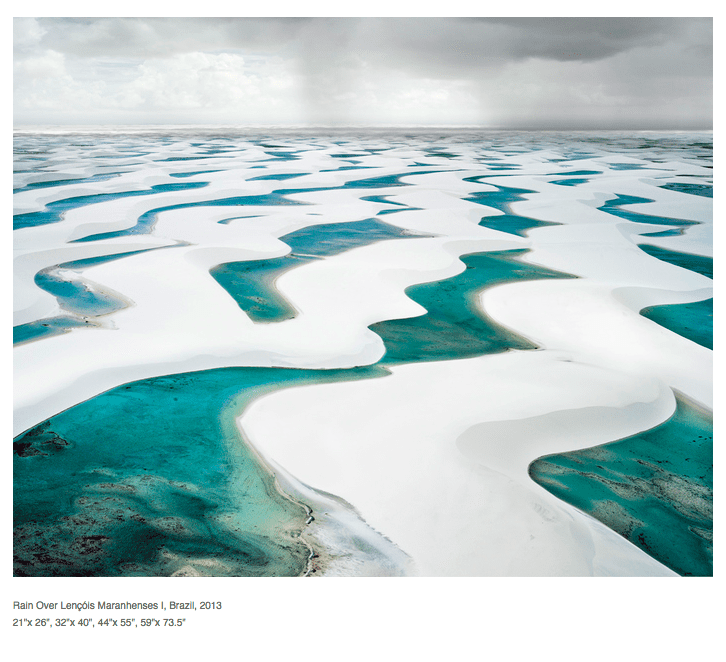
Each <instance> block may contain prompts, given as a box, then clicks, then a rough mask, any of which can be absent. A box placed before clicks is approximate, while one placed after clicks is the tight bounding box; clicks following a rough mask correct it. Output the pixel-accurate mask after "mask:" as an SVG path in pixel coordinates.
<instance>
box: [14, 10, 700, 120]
mask: <svg viewBox="0 0 726 662" xmlns="http://www.w3.org/2000/svg"><path fill="white" fill-rule="evenodd" d="M14 52H15V56H14V120H15V125H16V126H17V125H24V124H190V123H191V124H385V125H412V124H413V125H417V124H429V125H451V124H455V125H456V124H466V125H484V126H489V127H501V128H549V129H608V128H615V129H619V128H634V129H710V128H711V126H712V77H713V67H712V64H713V55H712V53H713V21H712V19H710V18H623V19H616V18H579V19H576V18H569V19H568V18H529V19H527V18H512V19H506V18H465V19H462V18H420V19H416V18H401V19H390V18H361V19H357V18H337V19H324V18H301V19H284V18H224V19H223V18H193V19H187V18H157V19H153V18H93V19H82V18H16V19H14Z"/></svg>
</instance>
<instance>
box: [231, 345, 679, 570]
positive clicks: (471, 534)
mask: <svg viewBox="0 0 726 662" xmlns="http://www.w3.org/2000/svg"><path fill="white" fill-rule="evenodd" d="M391 372H392V375H391V376H389V377H385V378H383V379H380V380H375V382H347V383H341V384H336V385H334V386H332V385H331V386H315V387H313V386H311V387H306V388H298V389H292V390H289V391H286V392H280V393H277V394H275V395H271V396H266V397H263V398H260V399H259V400H256V401H255V402H254V403H253V404H252V405H251V406H250V407H249V408H248V409H247V410H246V412H245V413H244V414H243V415H242V416H241V418H240V420H239V424H240V427H241V428H242V429H243V430H244V432H245V434H246V436H247V437H248V439H250V441H251V443H252V444H253V445H254V446H255V447H256V448H257V449H258V450H259V451H260V452H261V453H262V454H263V455H264V456H265V457H268V458H273V459H274V461H275V462H277V463H279V464H281V465H283V466H285V468H286V469H287V471H289V472H290V473H291V474H293V475H295V476H296V477H297V478H298V479H300V480H301V481H303V482H305V483H307V484H308V485H312V486H314V487H315V488H317V489H322V490H325V491H329V492H332V493H335V494H345V495H346V496H345V498H346V500H348V501H350V502H351V503H353V504H355V506H356V508H357V509H358V511H359V512H360V513H361V516H362V517H363V518H364V519H365V521H366V522H368V523H369V524H370V525H371V526H372V527H374V528H375V529H376V530H378V531H381V532H382V533H384V534H385V535H386V536H388V537H390V538H391V539H392V540H393V541H395V542H396V544H397V545H398V546H399V547H400V548H401V549H402V550H404V551H405V552H406V553H407V554H409V555H410V556H411V558H412V559H413V562H414V564H415V568H416V572H417V573H418V574H422V575H431V576H452V575H453V576H482V575H483V576H499V575H519V576H533V575H535V576H545V575H552V576H565V575H610V574H612V575H659V576H665V575H672V574H674V573H672V572H671V571H670V570H668V569H667V568H665V567H663V566H662V565H661V564H659V563H658V562H656V561H655V560H653V559H652V558H650V557H649V556H647V555H646V554H645V553H643V552H642V551H640V550H639V549H637V548H636V547H634V546H633V545H631V544H630V543H629V542H627V541H626V540H625V539H624V538H622V537H620V536H619V535H618V534H616V533H614V532H613V531H611V530H610V529H607V528H606V527H605V526H603V525H601V524H599V523H598V522H596V521H595V520H593V519H592V518H589V517H587V516H585V515H583V514H582V513H580V512H579V511H577V510H576V509H575V508H572V507H571V506H568V505H567V504H563V502H561V501H560V500H559V499H557V498H556V497H554V496H552V495H551V494H549V493H548V492H546V491H545V490H544V489H542V488H540V487H539V486H537V485H535V484H534V483H533V482H532V481H531V480H530V479H529V477H528V475H527V466H528V465H529V463H530V462H531V461H532V460H534V459H536V457H538V456H540V455H541V454H543V453H545V452H548V451H554V450H555V449H557V450H562V449H563V447H564V448H566V447H567V439H569V440H570V443H572V444H573V447H584V446H590V445H594V444H595V443H602V442H603V441H609V440H612V439H616V438H619V437H621V436H626V435H627V434H629V433H631V432H635V431H638V430H642V429H646V428H648V427H651V426H653V425H656V424H658V423H660V422H662V421H663V420H664V419H665V418H667V417H668V416H669V415H670V414H671V413H672V411H673V408H674V401H673V396H672V393H671V391H670V390H669V389H667V388H666V387H665V386H664V385H663V384H662V383H660V382H659V381H658V380H654V379H647V378H636V377H631V376H628V375H623V374H622V373H619V372H615V371H609V370H607V369H605V368H596V367H591V366H587V365H585V364H582V363H574V362H571V361H569V360H568V357H567V355H566V354H565V353H563V352H556V351H535V352H507V353H504V354H498V355H492V356H487V357H481V358H473V359H466V360H461V361H444V362H432V363H421V364H409V365H401V366H397V367H394V368H391ZM563 403H567V405H568V407H569V408H568V409H567V410H562V409H561V407H562V404H563ZM592 408H601V409H600V411H602V413H603V414H604V415H601V416H600V418H599V419H598V420H599V422H602V423H603V424H602V425H600V426H596V427H593V426H591V425H590V416H591V415H592ZM372 412H375V415H371V413H372ZM552 412H557V414H556V415H555V416H550V417H549V419H548V418H546V417H547V415H548V414H552ZM533 416H544V417H545V418H544V419H542V420H544V421H549V426H550V432H549V433H548V434H544V435H541V434H539V433H538V434H537V435H530V434H523V432H524V431H526V424H522V423H517V421H520V420H522V419H527V418H532V417H533ZM503 420H505V421H510V420H514V421H515V423H514V425H512V426H511V427H510V428H509V432H507V433H505V434H500V435H499V437H498V438H496V439H492V438H491V436H489V435H487V439H486V441H487V443H488V444H491V445H490V446H488V448H489V456H488V457H487V456H485V455H482V453H484V451H483V450H479V451H477V454H476V455H474V456H472V453H473V451H471V449H470V447H471V435H472V434H473V433H472V432H469V436H466V433H467V432H468V431H469V430H471V429H472V428H474V429H475V426H477V425H481V424H482V423H483V422H486V421H491V422H497V421H499V422H501V421H503ZM320 421H325V426H324V427H321V426H320V425H319V422H320ZM501 426H503V431H506V430H507V426H505V425H504V424H503V423H502V424H501ZM518 426H519V429H518ZM522 426H524V427H522ZM539 427H541V426H538V428H539ZM563 429H564V431H566V432H567V433H568V436H567V437H565V441H564V443H563V438H562V432H563ZM462 437H463V439H462ZM548 442H549V445H548ZM462 445H463V447H464V449H465V452H463V453H462V450H461V448H462ZM467 453H468V455H467ZM492 453H493V454H494V457H496V458H497V460H496V461H495V460H494V459H493V458H492ZM321 458H325V460H326V461H325V462H322V461H320V460H321ZM474 550H476V551H475V552H474Z"/></svg>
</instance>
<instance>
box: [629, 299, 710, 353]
mask: <svg viewBox="0 0 726 662" xmlns="http://www.w3.org/2000/svg"><path fill="white" fill-rule="evenodd" d="M640 314H641V315H642V316H643V317H647V318H648V319H649V320H653V321H654V322H656V323H657V324H660V325H661V326H663V327H665V328H666V329H669V330H670V331H673V332H674V333H677V334H678V335H681V336H683V337H684V338H688V340H692V341H693V342H695V343H698V344H699V345H703V346H704V347H707V348H708V349H713V299H706V300H705V301H696V302H694V303H675V304H670V305H666V306H648V307H647V308H643V310H641V311H640Z"/></svg>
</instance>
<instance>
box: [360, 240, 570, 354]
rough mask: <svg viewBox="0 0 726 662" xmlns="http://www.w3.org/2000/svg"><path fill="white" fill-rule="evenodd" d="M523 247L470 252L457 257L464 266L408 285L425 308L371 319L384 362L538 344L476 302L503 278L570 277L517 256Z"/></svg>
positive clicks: (507, 279) (499, 350)
mask: <svg viewBox="0 0 726 662" xmlns="http://www.w3.org/2000/svg"><path fill="white" fill-rule="evenodd" d="M526 252H527V251H526V250H512V251H497V252H490V253H474V254H471V255H465V256H462V257H461V258H460V259H461V261H462V262H463V263H464V264H465V265H466V269H464V271H463V272H461V273H460V274H458V275H456V276H454V277H452V278H447V279H445V280H438V281H434V282H432V283H423V284H420V285H412V286H411V287H408V288H406V291H405V292H406V295H407V296H408V297H409V298H411V299H413V300H414V301H415V302H417V303H420V304H421V305H422V306H423V307H424V308H426V310H427V311H428V312H427V313H426V314H424V315H421V316H419V317H411V318H407V319H398V320H386V321H384V322H378V323H376V324H372V325H371V326H370V327H368V328H370V329H371V331H373V332H374V333H376V334H378V335H379V336H380V337H381V338H382V339H383V343H384V344H385V346H386V353H385V355H384V356H383V358H382V359H381V363H382V364H384V365H394V364H397V363H411V362H414V361H442V360H447V359H461V358H466V357H471V356H479V355H482V354H490V353H495V352H503V351H505V350H507V349H534V348H536V345H535V344H534V343H532V342H530V341H529V340H527V339H525V338H523V337H522V336H519V335H517V334H515V333H512V332H511V331H508V330H507V329H505V328H504V327H502V326H500V325H499V324H497V323H496V322H494V321H493V320H492V319H490V318H489V317H488V316H487V315H486V314H484V313H483V312H482V311H481V309H480V308H479V307H478V305H477V303H476V297H477V295H478V293H479V292H481V291H482V290H484V289H486V288H488V287H493V286H494V285H498V284H501V283H505V282H510V281H516V280H534V279H538V278H571V277H572V276H569V275H568V274H563V273H561V272H557V271H553V270H551V269H545V268H543V267H539V266H536V265H531V264H527V263H524V262H520V261H518V260H517V259H516V258H518V257H520V256H521V255H523V254H524V253H526Z"/></svg>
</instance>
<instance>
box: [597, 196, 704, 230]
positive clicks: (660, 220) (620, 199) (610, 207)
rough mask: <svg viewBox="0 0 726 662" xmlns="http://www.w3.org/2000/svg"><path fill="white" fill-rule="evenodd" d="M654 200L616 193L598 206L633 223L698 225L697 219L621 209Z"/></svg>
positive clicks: (601, 209)
mask: <svg viewBox="0 0 726 662" xmlns="http://www.w3.org/2000/svg"><path fill="white" fill-rule="evenodd" d="M645 202H653V200H651V199H649V198H639V197H636V196H634V195H619V194H616V197H615V198H612V199H610V200H606V201H605V204H604V205H602V206H601V207H598V209H599V210H600V211H604V212H607V213H608V214H612V215H613V216H619V217H620V218H624V219H626V220H628V221H632V222H633V223H652V224H654V225H676V226H680V227H685V226H688V225H698V223H697V222H696V221H686V220H683V219H681V218H670V217H667V216H653V215H650V214H643V213H640V212H634V211H630V210H627V209H621V207H622V206H623V205H632V204H638V203H645Z"/></svg>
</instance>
